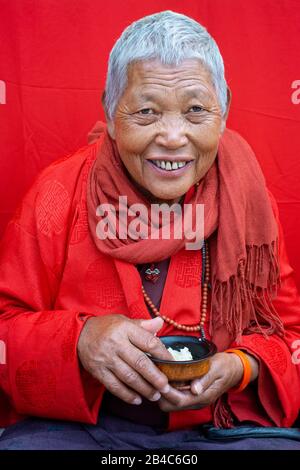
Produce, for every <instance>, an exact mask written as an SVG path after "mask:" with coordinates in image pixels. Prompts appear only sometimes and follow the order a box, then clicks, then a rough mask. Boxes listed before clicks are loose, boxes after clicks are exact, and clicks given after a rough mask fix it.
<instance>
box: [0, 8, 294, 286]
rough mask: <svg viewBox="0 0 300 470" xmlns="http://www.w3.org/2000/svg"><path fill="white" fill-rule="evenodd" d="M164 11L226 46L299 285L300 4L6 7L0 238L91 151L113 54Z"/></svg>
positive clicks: (240, 114) (238, 113)
mask: <svg viewBox="0 0 300 470" xmlns="http://www.w3.org/2000/svg"><path fill="white" fill-rule="evenodd" d="M165 9H171V10H174V11H178V12H181V13H185V14H187V15H190V16H192V17H194V18H195V19H197V20H199V21H200V22H201V23H203V24H204V25H205V26H206V27H207V28H208V30H209V31H210V32H211V34H212V35H213V36H214V37H215V39H216V40H217V42H218V44H219V47H220V49H221V53H222V55H223V57H224V61H225V66H226V76H227V80H228V83H229V85H230V87H231V89H232V92H233V102H232V108H231V113H230V118H229V122H228V125H229V127H231V128H233V129H236V130H238V131H239V132H240V133H241V134H242V135H243V136H244V137H245V138H246V139H247V140H248V142H249V143H250V144H251V146H252V147H253V148H254V150H255V152H256V154H257V157H258V159H259V161H260V163H261V166H262V168H263V171H264V173H265V176H266V179H267V182H268V186H269V188H270V190H271V191H272V192H273V194H274V195H275V197H276V199H277V201H278V204H279V210H280V216H281V220H282V224H283V228H284V233H285V237H286V243H287V249H288V254H289V257H290V262H291V265H292V266H293V268H294V269H295V271H296V274H297V276H298V281H299V284H300V244H299V242H298V232H299V229H300V211H299V204H300V189H299V181H300V159H299V157H300V139H299V131H300V126H299V123H300V53H299V45H300V1H299V0H278V1H276V2H274V1H273V0H252V1H251V2H246V1H244V0H197V1H195V0H192V1H190V0H186V1H185V2H182V0H169V1H163V0H161V1H159V0H156V1H155V0H148V1H147V2H141V1H140V0H126V1H124V0H123V1H121V0H110V1H109V2H107V1H104V0H63V1H59V0H43V1H41V0H40V1H36V0H9V1H7V0H0V233H1V232H2V231H3V229H4V227H5V225H6V223H7V220H8V219H9V217H10V216H11V215H12V213H13V212H14V210H15V208H16V205H17V203H18V201H19V200H20V198H21V197H22V196H23V194H24V192H25V191H26V189H27V188H28V187H29V185H30V184H31V183H32V181H33V179H34V178H35V176H36V174H37V172H39V171H40V170H41V169H42V168H44V167H45V166H47V165H48V164H49V163H50V162H51V161H53V160H54V159H57V158H59V157H60V156H62V155H64V154H66V153H69V152H72V151H74V150H75V149H77V148H79V147H80V146H82V145H85V143H86V135H87V132H88V131H89V130H90V128H91V127H92V126H93V124H94V122H95V121H96V120H97V119H99V118H103V112H102V109H101V105H100V96H101V92H102V90H103V85H104V80H105V73H106V66H107V59H108V54H109V51H110V49H111V47H112V45H113V43H114V42H115V40H116V39H117V38H118V36H119V35H120V33H121V32H122V30H123V29H124V27H125V26H127V25H128V24H129V23H130V22H131V21H133V20H135V19H138V18H140V17H141V16H144V15H146V14H150V13H153V12H157V11H161V10H165ZM293 84H294V87H295V88H293ZM297 87H298V88H297ZM4 88H6V93H5V90H4Z"/></svg>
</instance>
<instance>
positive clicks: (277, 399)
mask: <svg viewBox="0 0 300 470" xmlns="http://www.w3.org/2000/svg"><path fill="white" fill-rule="evenodd" d="M270 199H271V203H272V207H273V211H274V214H275V217H276V220H277V223H278V227H279V255H280V275H281V287H280V289H279V290H278V295H277V297H276V299H274V301H273V305H274V307H275V309H276V310H277V312H278V314H279V315H280V317H281V320H282V322H283V325H284V329H285V336H284V337H283V338H280V337H279V336H277V335H271V336H269V337H264V336H263V335H261V334H257V333H255V334H250V335H243V337H242V342H241V344H236V343H235V344H232V345H231V346H232V347H238V348H239V349H242V350H244V351H247V352H249V353H250V354H252V355H253V356H254V357H256V359H257V360H258V361H259V377H258V380H257V381H256V383H253V384H250V386H248V387H247V389H245V390H244V391H243V392H241V393H233V392H229V393H228V403H229V405H230V408H231V411H232V412H233V413H234V415H235V416H236V417H237V418H238V419H239V420H240V421H249V420H251V421H254V422H257V423H258V424H260V425H265V426H272V425H273V426H274V425H275V426H280V427H290V426H292V424H293V423H294V421H295V420H296V418H297V414H298V412H299V408H300V378H299V375H300V366H299V365H298V364H299V362H300V361H296V360H295V357H296V358H297V354H296V350H295V348H296V347H298V350H299V346H300V342H299V338H300V296H299V293H298V291H297V287H296V282H295V277H294V271H293V269H292V268H291V266H290V264H289V261H288V257H287V253H286V249H285V243H284V235H283V231H282V227H281V224H280V221H279V214H278V208H277V204H276V201H275V199H274V197H273V196H272V195H271V194H270ZM297 363H298V364H297Z"/></svg>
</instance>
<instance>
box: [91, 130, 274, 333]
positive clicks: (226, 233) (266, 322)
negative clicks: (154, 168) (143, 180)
mask: <svg viewBox="0 0 300 470" xmlns="http://www.w3.org/2000/svg"><path fill="white" fill-rule="evenodd" d="M97 134H101V135H100V139H99V140H98V150H97V158H96V160H95V163H94V165H93V167H92V169H91V171H90V174H89V182H88V193H87V205H88V218H89V226H90V232H91V235H92V237H93V239H94V242H95V244H96V246H97V248H98V249H99V250H100V251H101V252H103V253H105V254H107V255H109V256H112V257H114V258H119V259H122V260H125V261H127V262H130V263H133V264H138V263H146V262H155V261H159V260H162V259H166V258H168V257H170V256H172V255H173V254H174V253H176V252H177V251H179V250H180V249H182V248H183V247H184V246H185V243H186V241H187V240H185V239H184V238H182V239H180V240H178V239H174V238H171V239H169V240H163V239H155V240H153V239H151V238H147V239H138V240H133V239H131V238H127V239H124V240H123V239H120V238H116V239H113V240H112V239H109V238H107V239H104V240H102V239H100V238H98V237H97V235H96V226H97V223H98V222H99V220H100V218H99V217H98V216H97V215H96V208H97V207H98V206H99V205H100V204H103V203H109V204H112V205H113V206H114V207H115V208H116V216H117V219H118V218H119V213H118V204H119V199H118V198H119V196H120V195H125V196H127V202H128V206H131V205H132V204H134V203H142V204H144V205H145V206H146V207H147V208H148V209H149V211H148V213H150V201H149V200H148V199H147V198H146V197H145V196H144V195H143V194H142V193H141V192H140V191H139V189H138V188H137V187H136V185H135V184H134V183H133V182H132V181H131V179H130V178H129V177H128V175H127V173H126V170H125V167H124V165H123V163H122V161H121V159H120V156H119V154H118V151H117V147H116V145H115V142H114V141H113V140H112V139H111V138H110V137H109V135H108V133H107V131H106V128H105V126H104V125H102V124H100V125H99V124H98V129H97ZM93 136H95V133H94V134H93V135H92V137H93ZM187 201H188V202H189V203H190V204H191V205H192V207H193V209H194V208H195V204H204V212H205V219H204V230H205V233H204V238H205V239H208V238H209V237H210V239H209V247H210V255H211V270H212V302H211V305H212V311H211V318H212V325H213V326H212V329H213V330H216V329H220V328H223V329H224V327H225V328H226V330H227V332H228V333H229V334H230V336H232V337H233V338H234V339H237V340H238V339H239V337H240V335H241V333H242V331H243V330H244V329H245V328H248V329H249V331H264V332H265V333H266V334H272V333H274V332H278V333H282V324H281V321H280V319H279V317H278V315H277V313H276V311H275V310H274V307H273V306H272V297H273V296H274V295H276V292H277V288H278V286H279V284H280V273H279V260H278V227H277V223H276V220H275V217H274V214H273V211H272V207H271V203H270V199H269V196H268V192H267V189H266V184H265V180H264V177H263V174H262V171H261V169H260V167H259V164H258V162H257V160H256V158H255V155H254V154H253V152H252V150H251V148H250V147H249V145H248V144H247V143H246V142H245V141H244V140H243V139H242V138H241V137H240V136H239V135H238V134H237V133H235V132H233V131H229V130H226V131H225V132H224V134H223V136H222V138H221V139H220V143H219V148H218V154H217V158H216V159H215V161H214V163H213V165H212V166H211V168H210V169H209V170H208V172H207V173H206V175H205V176H204V178H203V179H202V180H201V181H200V184H199V186H198V187H197V188H191V189H190V191H189V192H188V193H187V195H186V197H185V202H187ZM193 219H194V218H193ZM143 224H145V225H146V226H147V225H148V224H149V220H148V218H147V219H145V220H143ZM193 228H194V227H193ZM160 230H161V227H160ZM149 233H150V232H149ZM171 233H172V232H171ZM188 241H190V240H188ZM211 333H212V334H213V331H212V332H211Z"/></svg>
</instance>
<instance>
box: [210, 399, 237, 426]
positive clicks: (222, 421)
mask: <svg viewBox="0 0 300 470" xmlns="http://www.w3.org/2000/svg"><path fill="white" fill-rule="evenodd" d="M213 423H214V426H215V427H216V428H224V429H230V428H233V427H234V424H233V416H232V413H231V410H230V407H229V405H228V403H227V402H226V398H225V396H224V395H222V396H221V397H220V398H219V399H218V400H217V402H216V403H215V406H214V412H213Z"/></svg>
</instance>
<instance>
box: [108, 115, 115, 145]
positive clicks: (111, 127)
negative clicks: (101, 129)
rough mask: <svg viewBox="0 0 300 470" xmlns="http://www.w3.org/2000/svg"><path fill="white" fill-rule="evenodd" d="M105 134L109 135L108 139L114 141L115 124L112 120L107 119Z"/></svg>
mask: <svg viewBox="0 0 300 470" xmlns="http://www.w3.org/2000/svg"><path fill="white" fill-rule="evenodd" d="M107 132H108V133H109V135H110V137H111V138H112V139H113V140H115V124H114V121H113V120H112V119H107Z"/></svg>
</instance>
